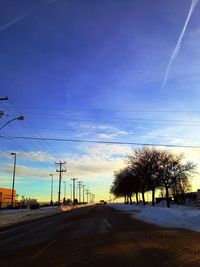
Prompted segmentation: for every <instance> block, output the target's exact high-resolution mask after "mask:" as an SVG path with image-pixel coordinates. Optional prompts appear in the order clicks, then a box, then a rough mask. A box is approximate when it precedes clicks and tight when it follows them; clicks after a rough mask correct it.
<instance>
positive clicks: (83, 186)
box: [82, 184, 85, 204]
mask: <svg viewBox="0 0 200 267" xmlns="http://www.w3.org/2000/svg"><path fill="white" fill-rule="evenodd" d="M82 188H83V204H84V203H85V185H84V184H83V185H82Z"/></svg>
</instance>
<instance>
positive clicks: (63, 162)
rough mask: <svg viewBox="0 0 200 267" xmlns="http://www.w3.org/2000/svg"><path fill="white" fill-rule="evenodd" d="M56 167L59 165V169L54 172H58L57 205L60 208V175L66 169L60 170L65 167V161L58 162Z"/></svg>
mask: <svg viewBox="0 0 200 267" xmlns="http://www.w3.org/2000/svg"><path fill="white" fill-rule="evenodd" d="M56 164H57V165H59V169H57V170H56V171H57V172H59V185H58V188H59V189H58V205H59V206H60V193H61V180H62V173H63V172H66V169H62V166H63V165H64V166H65V165H66V161H60V162H56Z"/></svg>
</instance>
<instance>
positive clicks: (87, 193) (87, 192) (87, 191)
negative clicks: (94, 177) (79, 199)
mask: <svg viewBox="0 0 200 267" xmlns="http://www.w3.org/2000/svg"><path fill="white" fill-rule="evenodd" d="M89 194H90V192H89V189H87V190H86V195H87V204H88V195H89Z"/></svg>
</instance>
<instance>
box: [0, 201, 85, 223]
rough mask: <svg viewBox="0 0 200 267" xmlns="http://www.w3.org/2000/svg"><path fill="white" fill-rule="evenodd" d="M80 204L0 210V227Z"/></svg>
mask: <svg viewBox="0 0 200 267" xmlns="http://www.w3.org/2000/svg"><path fill="white" fill-rule="evenodd" d="M80 207H82V206H79V205H77V206H67V205H66V206H64V205H63V206H60V207H57V206H54V207H45V208H40V209H33V210H30V209H17V210H0V228H1V227H5V226H10V225H13V224H17V223H20V222H27V221H31V220H34V219H37V218H42V217H47V216H50V215H54V214H58V213H61V212H65V211H68V210H72V209H75V208H80Z"/></svg>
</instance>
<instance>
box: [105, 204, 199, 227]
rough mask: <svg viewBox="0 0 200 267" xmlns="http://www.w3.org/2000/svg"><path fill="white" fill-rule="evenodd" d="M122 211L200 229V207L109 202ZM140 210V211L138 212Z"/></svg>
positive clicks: (169, 224) (146, 218)
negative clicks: (168, 206) (169, 206)
mask: <svg viewBox="0 0 200 267" xmlns="http://www.w3.org/2000/svg"><path fill="white" fill-rule="evenodd" d="M109 206H111V207H112V208H115V209H117V210H120V211H126V212H133V215H132V217H133V218H137V219H140V220H143V221H146V222H150V223H155V224H158V225H161V226H167V227H181V228H187V229H191V230H195V231H200V209H199V208H194V207H186V206H175V205H174V206H172V207H171V208H166V207H152V206H149V205H147V206H145V207H143V206H137V205H134V204H133V205H125V204H117V203H116V204H109ZM134 211H137V212H134ZM138 211H139V212H138Z"/></svg>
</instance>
